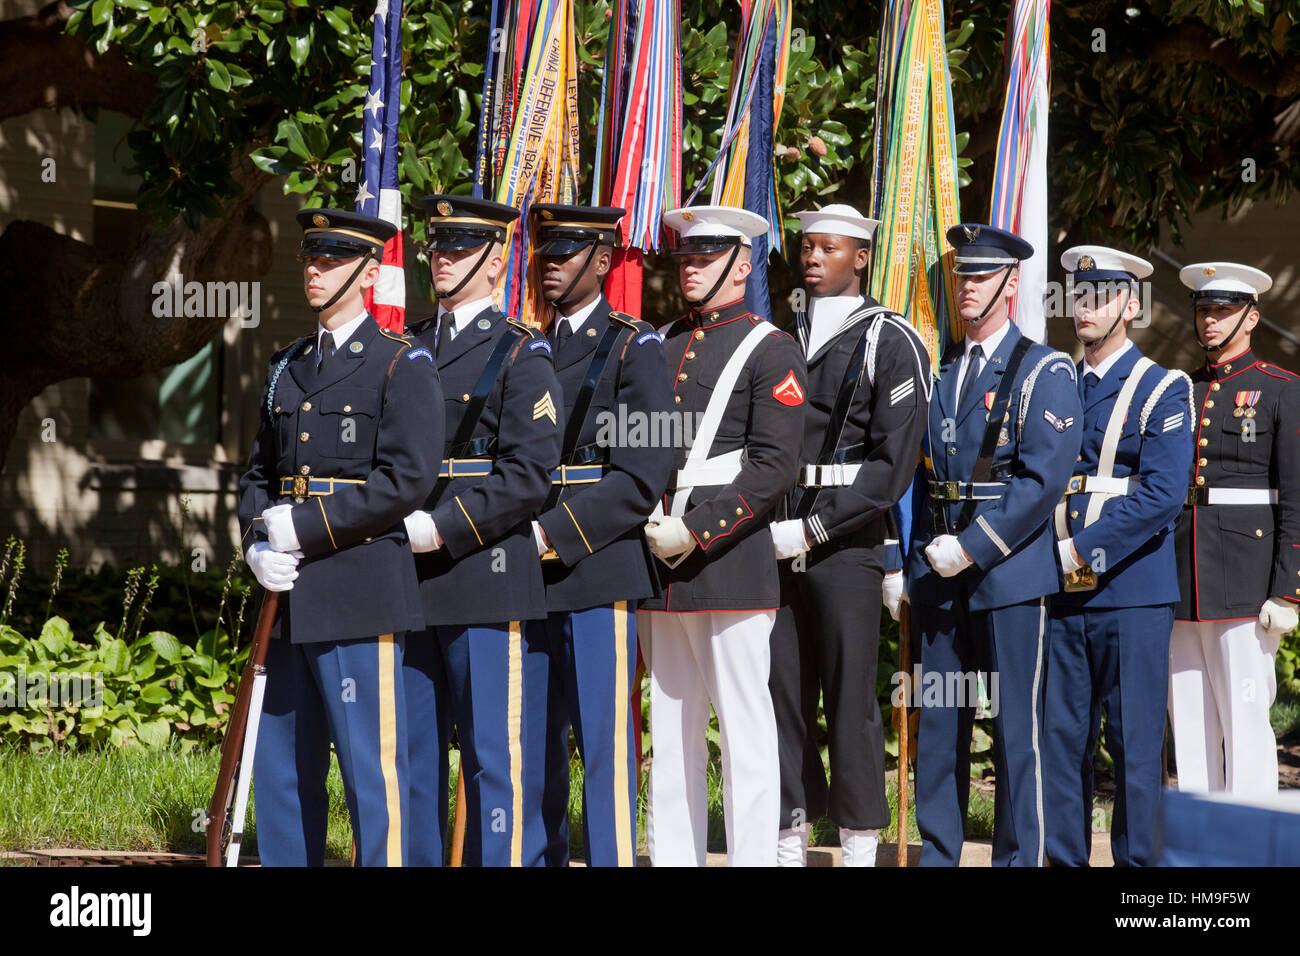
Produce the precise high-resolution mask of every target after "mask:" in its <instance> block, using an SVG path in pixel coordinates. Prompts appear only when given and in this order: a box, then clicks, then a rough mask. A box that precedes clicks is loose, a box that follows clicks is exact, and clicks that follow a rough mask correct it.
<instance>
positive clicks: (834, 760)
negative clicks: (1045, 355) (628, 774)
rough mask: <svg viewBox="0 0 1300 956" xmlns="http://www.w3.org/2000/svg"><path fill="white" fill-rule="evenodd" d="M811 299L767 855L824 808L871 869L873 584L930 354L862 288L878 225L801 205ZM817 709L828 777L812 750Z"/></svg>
mask: <svg viewBox="0 0 1300 956" xmlns="http://www.w3.org/2000/svg"><path fill="white" fill-rule="evenodd" d="M797 216H798V217H799V220H800V224H801V225H802V227H803V234H804V238H803V242H802V245H801V250H800V260H801V264H802V266H803V271H804V283H805V286H806V287H807V289H808V291H810V292H811V293H812V297H811V299H810V300H809V308H808V312H807V314H804V313H802V312H801V313H799V314H797V315H796V325H797V331H798V340H799V343H800V345H801V346H802V347H803V349H804V354H805V356H806V358H807V363H808V401H807V403H806V404H805V405H804V429H803V441H802V445H803V450H802V454H801V458H800V461H801V463H802V464H803V467H802V468H801V469H800V474H799V480H798V482H797V484H796V485H795V488H794V490H793V491H792V492H791V494H790V496H789V498H788V500H787V514H788V516H789V517H787V518H786V519H785V520H783V521H779V522H776V523H775V524H773V525H772V538H773V543H774V545H775V549H776V557H777V560H778V562H779V566H780V571H781V608H780V610H779V611H778V612H777V615H776V624H775V625H774V626H773V628H772V638H771V647H772V668H771V676H770V677H769V679H768V686H769V688H770V690H771V692H772V703H773V706H774V707H775V709H776V719H777V732H778V739H779V745H780V755H781V827H782V830H781V834H780V846H779V848H778V851H777V854H778V862H779V863H780V864H781V865H785V866H802V865H805V863H806V855H807V841H808V831H809V828H810V824H811V822H812V821H814V820H818V819H820V818H821V817H822V816H823V815H825V814H826V813H827V812H828V811H829V814H830V817H831V819H832V820H834V821H835V823H836V824H837V825H838V826H839V833H840V846H841V848H842V850H843V854H842V860H843V863H844V865H845V866H874V865H875V858H876V843H877V836H878V831H879V830H880V828H881V827H885V826H888V825H889V819H890V810H889V801H888V800H887V799H886V797H885V739H884V728H883V725H882V723H881V719H880V708H879V706H878V705H877V703H876V695H875V687H876V664H877V658H878V656H879V642H880V604H881V599H880V598H881V596H880V583H881V576H882V573H883V570H884V569H883V563H884V560H885V547H886V546H885V541H886V539H888V538H890V537H894V538H896V537H897V533H896V532H893V531H891V529H892V527H893V524H892V515H891V514H890V512H891V510H892V508H893V507H894V505H895V504H896V503H897V502H898V499H899V498H900V497H901V495H902V494H903V492H904V491H905V490H906V488H907V487H908V485H909V484H910V483H911V481H912V476H913V475H914V474H915V472H916V458H917V450H918V449H919V448H920V445H921V436H922V435H923V434H924V433H925V427H926V406H927V402H928V400H929V390H930V381H931V374H930V359H929V355H928V353H927V352H926V348H925V344H924V343H923V342H922V341H921V339H920V336H918V335H917V334H916V332H915V330H913V329H912V327H911V326H910V325H909V324H908V323H907V321H906V320H905V319H903V317H902V316H900V315H898V314H897V313H895V312H893V311H891V310H889V309H886V308H884V307H883V306H881V305H880V303H878V302H876V301H875V300H874V299H872V298H870V297H869V296H867V297H864V296H863V295H862V294H861V291H860V287H861V282H862V279H861V277H862V275H863V273H864V272H865V270H866V269H867V267H868V265H869V263H870V245H871V237H872V233H873V232H874V230H875V227H876V226H877V225H878V222H877V220H874V219H868V218H866V217H864V216H863V215H861V213H859V212H858V211H857V210H856V209H854V208H853V207H851V206H847V205H842V204H836V205H831V206H827V207H825V208H823V209H821V210H818V211H816V212H803V213H797ZM819 699H821V700H822V701H823V702H824V705H825V710H826V727H827V733H828V737H829V741H830V747H829V750H830V786H829V787H828V786H827V783H826V768H825V767H824V766H823V765H822V758H821V754H820V752H819V750H818V746H817V743H818V742H817V705H818V701H819Z"/></svg>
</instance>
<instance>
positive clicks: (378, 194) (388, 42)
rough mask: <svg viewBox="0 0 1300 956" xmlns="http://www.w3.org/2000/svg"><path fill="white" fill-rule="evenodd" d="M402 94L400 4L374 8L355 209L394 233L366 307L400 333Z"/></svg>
mask: <svg viewBox="0 0 1300 956" xmlns="http://www.w3.org/2000/svg"><path fill="white" fill-rule="evenodd" d="M401 90H402V0H378V2H377V3H376V4H375V30H374V40H373V42H372V45H371V49H370V93H369V94H368V95H367V96H366V106H365V111H364V115H365V128H364V129H363V131H362V134H361V135H362V141H361V148H362V161H361V185H360V187H358V189H357V209H356V211H357V212H359V213H364V214H365V215H367V216H378V217H379V218H381V219H386V220H388V221H389V222H391V223H392V224H393V225H395V226H396V227H397V229H398V232H397V235H396V236H394V237H393V238H392V239H390V240H388V243H387V244H386V245H385V246H384V260H383V263H382V264H381V265H380V267H379V281H378V282H377V283H376V284H375V287H374V289H373V290H372V291H371V292H370V293H368V294H367V295H366V308H367V309H369V310H370V314H371V315H373V316H374V317H375V321H376V322H378V323H379V324H380V325H381V326H382V327H384V328H386V329H389V330H391V331H393V332H401V331H402V329H403V328H404V325H405V320H406V273H405V272H404V271H403V268H402V232H401V229H402V193H401V191H400V190H399V189H398V188H397V158H398V148H397V119H398V114H399V113H400V112H401V108H402V107H401V104H402V97H401Z"/></svg>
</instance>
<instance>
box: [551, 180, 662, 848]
mask: <svg viewBox="0 0 1300 956" xmlns="http://www.w3.org/2000/svg"><path fill="white" fill-rule="evenodd" d="M531 214H532V217H533V224H534V228H535V230H536V241H537V243H538V244H537V253H536V255H537V257H538V264H539V272H540V274H541V281H542V295H543V297H544V298H545V299H546V301H547V302H548V303H550V304H552V305H553V306H554V307H555V317H554V320H553V321H552V322H551V326H550V332H549V338H550V341H551V344H552V348H553V349H554V362H555V375H556V378H557V379H558V380H559V383H560V389H561V391H563V393H564V419H565V421H566V422H567V426H566V429H565V435H564V448H563V452H562V454H561V457H560V468H559V469H558V470H557V474H556V475H555V476H554V478H553V480H552V485H551V494H550V497H549V498H548V499H547V501H546V504H545V505H544V506H543V508H542V510H541V513H540V514H539V515H538V518H537V520H536V521H534V522H533V533H534V536H535V538H536V540H537V549H538V552H539V553H540V554H541V556H542V571H543V573H544V575H545V578H546V605H547V610H548V612H549V613H548V615H547V617H546V618H545V619H543V620H537V621H532V622H530V623H529V624H528V628H529V632H530V635H529V636H530V639H531V643H532V644H533V646H535V647H536V646H541V647H545V648H546V649H547V653H548V654H549V657H550V685H549V699H548V702H547V728H548V729H547V741H548V745H547V770H546V796H545V803H544V806H545V813H546V818H547V819H546V827H547V836H548V838H549V845H548V847H547V862H548V864H549V865H555V866H566V865H567V864H568V860H569V829H568V819H569V729H570V727H572V728H573V731H574V736H575V738H576V739H577V743H578V752H579V753H580V754H581V755H582V762H583V778H582V792H583V810H584V812H583V827H582V830H583V841H582V842H583V848H584V854H583V855H584V857H585V859H586V861H587V864H588V865H589V866H634V865H635V864H636V812H637V811H636V794H637V783H638V781H637V769H636V737H635V734H637V733H640V722H641V712H640V708H639V706H638V707H637V709H636V710H635V712H634V711H633V708H632V704H631V696H632V693H633V690H634V688H633V686H632V681H633V678H634V676H635V672H636V617H635V614H636V604H637V601H639V600H640V599H641V598H646V597H650V596H651V595H653V594H655V593H656V591H657V585H658V578H657V575H656V573H655V569H654V567H653V564H654V561H653V559H652V558H651V556H650V552H649V549H648V548H647V547H646V543H645V538H644V537H643V535H642V530H641V526H642V525H643V524H644V523H645V517H646V515H647V514H649V513H650V512H651V511H652V510H653V509H654V507H655V503H656V502H657V501H658V500H659V498H660V496H662V495H663V492H664V488H665V487H666V486H667V484H668V473H669V472H670V471H671V470H672V464H673V451H672V448H671V446H670V445H669V444H667V443H666V442H660V441H655V440H654V437H655V436H653V435H651V434H650V431H649V429H650V428H651V427H652V426H653V425H654V423H656V422H658V421H661V420H664V419H666V418H667V417H668V415H667V414H666V413H667V412H669V411H670V410H671V409H672V407H673V399H672V387H671V385H670V383H669V378H668V365H667V362H666V360H665V359H664V350H663V339H662V337H661V336H660V335H659V334H658V333H657V332H656V331H655V330H654V328H653V327H652V326H650V325H648V324H646V323H645V322H641V321H639V320H637V319H634V318H632V317H631V316H630V315H625V314H623V313H622V312H615V311H614V310H613V309H612V308H611V307H610V304H609V302H608V300H607V299H606V298H605V297H604V295H602V294H601V283H602V281H603V280H604V277H605V276H606V275H607V274H608V273H609V266H610V258H611V255H612V252H613V247H614V243H615V241H616V240H617V229H618V223H619V220H620V219H621V218H622V217H623V214H624V211H623V210H622V209H616V208H611V207H592V206H568V205H562V204H554V203H536V204H534V205H533V206H532V210H531ZM637 697H638V700H639V698H640V695H639V694H637Z"/></svg>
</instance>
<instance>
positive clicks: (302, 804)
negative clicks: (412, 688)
mask: <svg viewBox="0 0 1300 956" xmlns="http://www.w3.org/2000/svg"><path fill="white" fill-rule="evenodd" d="M298 221H299V223H300V224H301V225H302V227H303V239H302V247H301V252H300V255H299V258H300V259H301V260H302V261H303V262H304V263H305V266H304V270H303V276H304V284H305V286H306V292H307V299H308V302H309V303H310V304H311V306H312V308H313V310H315V311H316V312H318V313H319V318H320V326H319V328H318V329H317V331H316V333H315V334H313V335H309V336H306V337H305V338H302V339H300V340H298V341H297V342H295V343H293V344H292V345H290V346H289V347H288V348H285V349H281V350H280V351H279V352H277V353H276V354H275V355H274V356H273V357H272V358H271V364H270V367H269V369H268V372H267V382H266V386H265V387H264V388H263V390H262V395H261V400H260V403H259V406H258V417H259V424H258V429H257V436H256V438H255V439H254V442H253V450H252V454H251V455H250V456H249V462H248V470H247V471H246V472H245V473H244V475H243V477H242V478H241V479H240V483H239V489H240V500H239V519H240V524H241V525H242V528H243V544H244V546H245V548H246V550H245V556H246V560H247V561H248V563H249V566H250V567H251V568H252V569H253V572H254V574H256V575H257V578H258V580H259V582H261V583H262V584H263V586H264V587H267V588H269V589H272V590H277V591H287V592H288V593H287V594H285V595H284V597H282V598H281V601H280V611H279V614H278V616H277V619H276V626H275V632H274V635H273V636H274V639H273V640H272V641H271V645H270V648H269V650H268V652H267V683H266V697H265V701H264V705H263V713H262V717H261V723H260V726H259V728H258V746H257V753H256V755H255V758H254V776H255V777H256V780H257V784H256V789H255V799H256V809H257V842H258V853H259V855H260V857H261V860H262V862H263V863H264V864H266V865H271V866H284V865H290V866H293V865H296V866H303V865H314V866H320V865H322V864H323V863H324V858H325V829H326V812H327V809H328V798H327V795H326V791H325V777H326V773H327V771H328V769H329V762H330V743H331V742H333V744H334V750H335V753H336V754H337V755H338V761H339V769H340V770H341V771H342V774H343V787H344V791H345V793H346V794H347V802H348V811H349V813H350V814H351V817H352V836H353V848H354V854H355V856H354V859H355V862H357V863H359V864H361V865H363V866H376V865H378V866H384V865H387V866H399V865H402V864H403V863H404V862H405V861H406V855H407V847H408V842H409V839H410V823H409V820H410V815H409V811H408V801H407V786H408V766H407V715H406V699H405V694H404V689H403V684H402V680H401V669H402V661H403V656H404V651H405V648H406V646H407V637H406V632H408V631H411V630H419V629H420V628H421V627H422V626H423V615H422V614H421V612H420V602H419V591H418V587H417V584H416V579H415V568H414V567H413V565H412V563H411V559H410V551H409V546H408V544H407V539H406V532H405V530H404V528H403V526H402V517H403V516H404V515H405V514H406V513H407V512H408V511H410V509H411V508H412V507H413V506H414V505H415V504H418V503H419V502H420V501H423V500H424V498H425V496H427V495H428V493H429V489H430V488H431V487H432V484H433V476H434V474H435V472H436V469H437V451H436V448H435V445H434V444H431V442H432V441H433V440H434V439H437V440H439V441H440V440H441V434H442V427H443V426H442V420H441V416H440V415H439V414H438V408H439V406H440V405H441V403H442V394H441V392H440V390H439V388H438V379H437V375H436V373H435V372H434V368H433V357H432V356H431V355H430V354H429V352H428V351H427V350H426V349H422V348H420V347H419V346H418V345H417V344H416V343H414V342H412V341H411V340H410V339H408V338H405V337H404V336H400V335H394V334H392V333H390V332H388V331H386V330H384V329H381V328H380V327H379V326H378V325H377V324H376V322H375V320H374V318H372V317H371V316H370V315H369V314H368V313H367V312H366V311H365V309H364V307H363V305H362V296H363V292H364V289H365V288H367V287H369V286H371V285H373V284H374V282H375V280H376V279H377V278H378V273H379V267H378V263H379V259H380V257H381V256H382V252H383V244H384V242H385V241H386V240H387V239H389V238H391V237H392V236H394V235H396V233H397V228H396V227H395V226H392V225H390V224H389V223H387V222H384V221H383V220H381V219H375V218H373V217H370V216H363V215H360V214H357V213H352V212H344V211H338V210H333V209H304V210H302V211H301V212H299V213H298Z"/></svg>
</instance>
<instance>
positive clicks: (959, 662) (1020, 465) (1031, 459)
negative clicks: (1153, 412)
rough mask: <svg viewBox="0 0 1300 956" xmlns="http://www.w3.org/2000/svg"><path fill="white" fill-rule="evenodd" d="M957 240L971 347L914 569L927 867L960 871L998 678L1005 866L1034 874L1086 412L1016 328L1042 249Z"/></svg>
mask: <svg viewBox="0 0 1300 956" xmlns="http://www.w3.org/2000/svg"><path fill="white" fill-rule="evenodd" d="M948 241H949V243H951V244H952V245H953V246H954V247H955V249H956V257H955V264H954V267H953V271H954V273H955V274H956V277H957V299H958V307H959V309H960V312H961V316H962V318H963V320H965V323H966V329H967V335H966V341H965V344H964V346H963V347H959V348H957V349H954V350H953V352H952V353H951V354H949V355H947V356H945V358H944V360H943V362H942V364H941V368H940V378H939V382H938V384H937V385H936V386H935V389H934V392H933V394H932V396H931V400H930V422H929V431H928V433H927V440H926V446H927V448H926V463H927V468H928V470H929V472H930V475H931V481H930V483H929V485H928V489H927V494H926V495H924V496H922V498H921V500H920V502H919V505H920V507H921V510H922V515H923V516H924V518H923V519H918V520H917V521H916V522H914V523H913V527H912V544H911V547H910V548H909V556H908V560H909V570H910V573H909V591H910V598H911V604H912V608H913V612H912V614H913V617H912V623H913V627H914V634H915V635H919V642H917V643H919V645H920V647H919V654H920V665H921V678H922V680H921V686H920V687H919V688H914V693H915V695H916V697H917V698H918V699H917V700H916V701H915V702H916V703H918V704H919V705H920V714H921V717H920V727H919V730H918V733H917V757H916V822H917V826H918V827H919V828H920V831H921V837H922V840H923V846H922V850H921V863H922V865H929V866H936V865H945V864H946V865H950V866H956V865H957V863H958V862H959V860H960V858H961V845H962V838H963V832H964V825H965V821H966V806H967V800H968V797H969V793H970V740H971V725H972V721H973V719H974V715H975V705H976V703H977V700H978V698H977V687H978V685H979V677H978V675H979V674H980V673H985V674H987V675H988V682H987V691H988V696H989V699H990V702H991V704H992V707H991V712H992V716H993V721H994V740H993V764H994V770H995V772H996V774H997V789H996V792H995V795H994V826H993V863H994V865H995V866H997V865H1017V866H1035V865H1041V864H1042V862H1043V839H1044V830H1043V789H1042V742H1041V741H1042V732H1043V677H1044V674H1043V667H1044V662H1045V647H1044V636H1045V631H1046V626H1047V597H1048V596H1049V595H1051V594H1053V593H1055V592H1056V590H1057V589H1058V586H1059V582H1058V580H1057V573H1058V572H1057V570H1056V547H1055V541H1054V538H1053V535H1052V530H1051V521H1050V519H1051V516H1052V509H1053V507H1054V506H1055V504H1056V502H1057V501H1058V500H1059V499H1060V497H1061V493H1062V491H1064V489H1065V484H1066V481H1067V480H1068V479H1069V477H1070V471H1071V469H1072V466H1073V464H1074V461H1075V459H1076V456H1077V455H1078V453H1079V442H1080V433H1081V428H1080V427H1079V425H1080V418H1081V416H1082V412H1081V409H1080V404H1079V393H1078V390H1077V386H1076V384H1075V370H1074V362H1073V361H1072V360H1071V359H1070V357H1069V356H1068V355H1066V354H1064V353H1063V352H1055V351H1053V350H1052V349H1050V348H1048V347H1046V346H1044V345H1039V344H1037V343H1031V342H1029V340H1027V339H1025V338H1024V337H1023V336H1022V335H1021V334H1020V332H1019V331H1018V330H1017V329H1016V327H1015V326H1014V324H1012V323H1011V322H1010V320H1009V319H1008V317H1007V298H1008V296H1009V295H1010V294H1011V292H1012V291H1013V290H1014V289H1015V287H1016V284H1017V281H1018V280H1017V267H1018V264H1019V262H1020V260H1023V259H1025V258H1027V257H1028V256H1029V255H1030V254H1031V253H1032V247H1031V246H1030V245H1029V243H1027V242H1025V241H1024V240H1023V239H1021V238H1020V237H1019V236H1016V235H1014V234H1012V233H1008V232H1006V231H1004V230H1001V229H995V228H992V227H990V226H983V225H973V224H963V225H960V226H954V227H953V228H952V229H950V230H949V231H948ZM1022 343H1024V344H1022ZM977 347H978V348H979V352H976V351H975V350H976V348H977ZM986 446H992V447H991V448H989V447H986Z"/></svg>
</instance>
